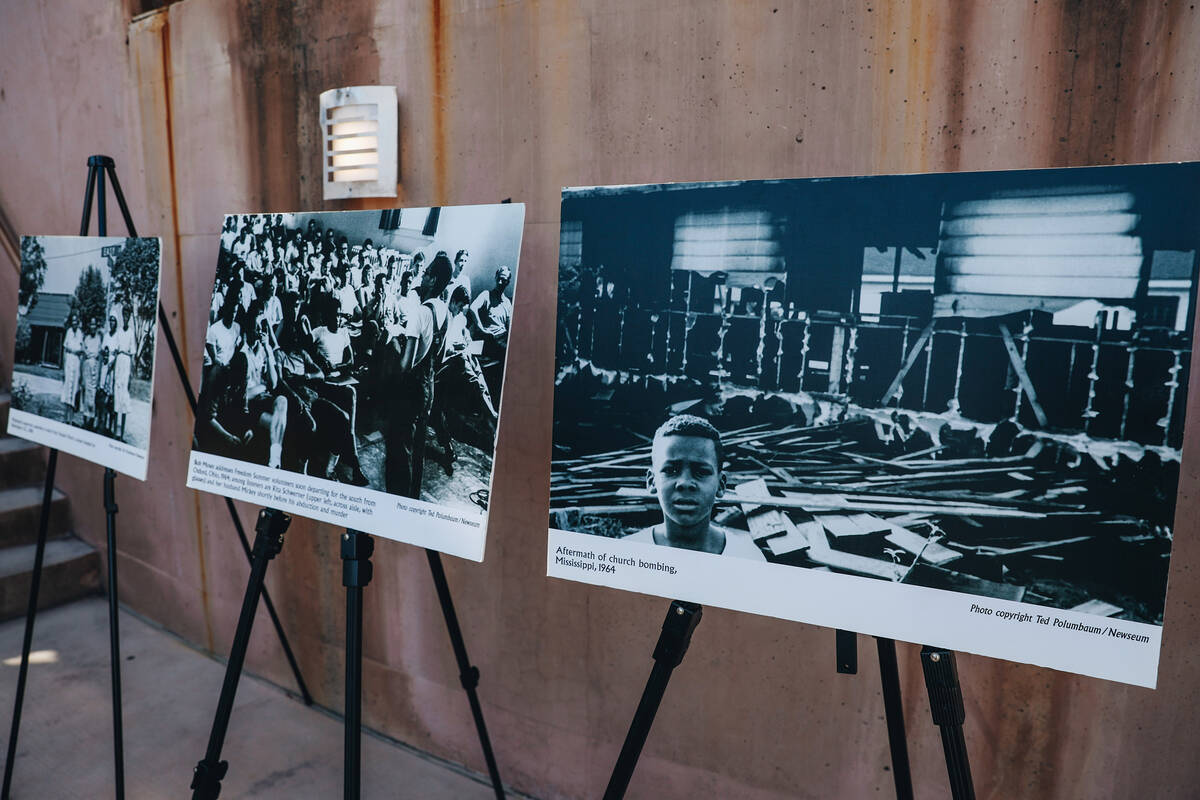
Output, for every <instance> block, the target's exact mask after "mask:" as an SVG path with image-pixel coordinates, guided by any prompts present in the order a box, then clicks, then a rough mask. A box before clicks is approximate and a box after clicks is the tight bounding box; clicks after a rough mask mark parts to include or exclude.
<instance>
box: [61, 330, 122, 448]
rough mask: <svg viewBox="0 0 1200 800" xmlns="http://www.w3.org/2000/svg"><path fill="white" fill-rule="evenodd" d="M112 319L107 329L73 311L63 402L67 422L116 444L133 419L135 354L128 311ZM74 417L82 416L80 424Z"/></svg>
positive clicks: (66, 349) (66, 344)
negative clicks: (131, 384) (131, 392)
mask: <svg viewBox="0 0 1200 800" xmlns="http://www.w3.org/2000/svg"><path fill="white" fill-rule="evenodd" d="M120 315H121V324H120V325H119V326H118V324H117V311H116V310H115V309H114V310H113V311H112V313H110V314H109V317H108V330H103V328H102V327H101V324H100V320H98V319H95V318H89V319H86V320H82V321H81V320H80V318H79V314H78V313H77V312H76V311H74V310H72V311H71V313H70V314H69V315H68V317H67V331H66V335H65V337H64V339H63V388H62V395H61V397H60V398H59V399H60V400H61V401H62V403H63V405H64V406H65V407H66V422H68V423H69V424H71V425H82V427H83V428H85V429H87V430H91V431H95V432H97V433H102V434H105V435H107V436H112V437H115V438H117V439H124V438H125V423H126V420H127V419H128V416H129V409H130V397H129V378H130V376H131V375H132V373H133V358H134V355H135V351H136V349H137V345H136V340H135V338H134V335H133V328H132V327H131V326H130V324H129V311H128V310H126V309H121V311H120ZM76 415H80V416H81V417H82V419H81V420H79V419H76Z"/></svg>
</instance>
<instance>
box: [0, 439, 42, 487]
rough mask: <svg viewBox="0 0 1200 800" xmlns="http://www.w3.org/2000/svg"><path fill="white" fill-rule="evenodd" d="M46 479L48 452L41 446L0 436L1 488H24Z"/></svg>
mask: <svg viewBox="0 0 1200 800" xmlns="http://www.w3.org/2000/svg"><path fill="white" fill-rule="evenodd" d="M45 477H46V451H45V450H44V449H43V448H42V446H41V445H40V444H34V443H33V442H27V441H25V440H24V439H18V438H17V437H15V436H0V486H22V485H24V484H27V483H37V482H38V481H41V480H43V479H44V478H45Z"/></svg>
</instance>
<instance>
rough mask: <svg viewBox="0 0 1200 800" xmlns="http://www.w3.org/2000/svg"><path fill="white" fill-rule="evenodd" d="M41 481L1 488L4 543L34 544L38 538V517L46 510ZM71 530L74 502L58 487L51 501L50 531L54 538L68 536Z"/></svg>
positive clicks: (0, 540)
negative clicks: (70, 502)
mask: <svg viewBox="0 0 1200 800" xmlns="http://www.w3.org/2000/svg"><path fill="white" fill-rule="evenodd" d="M42 491H43V487H42V486H40V485H36V484H35V485H32V486H16V487H13V488H11V489H0V547H12V546H14V545H24V544H33V543H34V542H36V541H37V531H38V521H39V520H40V519H41V514H42ZM70 530H71V506H70V504H69V503H68V502H67V496H66V495H65V494H63V493H62V492H60V491H59V490H58V489H55V490H54V494H53V499H52V500H51V501H50V525H49V527H48V528H47V529H46V535H47V536H48V537H49V538H51V539H57V538H59V537H61V536H64V535H65V534H66V533H67V532H68V531H70Z"/></svg>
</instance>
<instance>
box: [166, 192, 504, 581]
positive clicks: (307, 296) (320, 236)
mask: <svg viewBox="0 0 1200 800" xmlns="http://www.w3.org/2000/svg"><path fill="white" fill-rule="evenodd" d="M523 221H524V206H523V205H520V204H511V203H508V204H498V205H481V206H454V207H440V208H438V207H434V208H411V209H408V208H406V209H389V210H383V211H345V212H328V213H293V214H247V215H234V216H227V217H226V218H225V222H224V226H223V229H222V233H221V249H220V254H219V256H218V259H217V271H216V278H215V281H214V286H213V294H212V303H211V307H210V313H209V322H208V331H207V334H206V337H205V342H204V357H203V376H202V383H201V392H200V410H199V413H198V414H197V419H196V428H195V438H194V441H193V451H192V465H191V471H190V474H189V485H193V486H196V487H197V488H202V489H209V490H212V491H218V492H220V493H223V494H229V495H231V496H238V497H241V498H242V499H247V500H258V501H260V502H263V503H264V504H267V505H271V506H273V507H276V508H280V509H282V510H286V511H292V512H294V513H299V514H303V515H305V516H311V517H315V518H318V519H324V520H326V521H330V522H335V523H342V524H347V525H350V526H352V527H355V528H358V529H361V530H364V531H368V532H371V533H377V534H379V535H381V536H388V537H390V538H398V539H402V540H405V541H413V540H414V537H416V538H417V539H420V541H421V543H422V544H423V545H425V546H429V547H434V548H436V549H440V550H443V551H444V552H453V553H455V554H459V555H466V557H472V558H477V559H478V558H482V553H483V535H484V532H483V527H482V521H483V520H484V519H485V514H486V511H487V507H488V500H489V493H490V490H491V476H492V462H493V458H494V450H495V441H496V430H497V424H498V421H499V410H500V402H501V393H502V391H503V378H504V365H505V361H506V357H507V353H508V347H509V338H508V334H509V329H510V327H511V323H512V312H513V292H514V289H515V286H516V276H517V260H518V257H519V255H520V249H521V231H522V225H523ZM235 465H236V468H237V471H236V473H233V472H230V470H231V469H233V468H234V466H235ZM235 474H236V475H237V476H238V477H237V478H236V479H234V478H233V477H231V476H233V475H235ZM251 476H252V477H251ZM395 498H409V499H410V500H413V501H417V502H416V503H397V502H396V501H395ZM410 512H411V513H410ZM405 523H407V524H405ZM442 528H446V529H450V528H454V529H456V532H455V533H453V535H452V534H451V533H446V534H445V536H442V535H441V534H439V532H438V531H439V529H442ZM447 537H449V538H447Z"/></svg>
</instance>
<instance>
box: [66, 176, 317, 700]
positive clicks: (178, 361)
mask: <svg viewBox="0 0 1200 800" xmlns="http://www.w3.org/2000/svg"><path fill="white" fill-rule="evenodd" d="M92 158H94V159H102V160H101V161H98V162H97V163H98V164H99V165H100V166H103V167H104V171H105V172H106V173H108V179H109V180H110V181H111V182H112V189H113V194H114V195H115V196H116V198H117V205H118V206H120V208H121V216H122V217H124V218H125V228H126V230H128V231H129V235H130V236H137V231H136V230H134V227H133V216H132V215H131V214H130V213H129V206H128V205H127V204H126V203H125V193H124V192H122V191H121V182H120V181H119V180H117V169H116V165H115V164H114V162H113V160H112V159H111V158H108V157H107V156H92ZM91 163H92V161H91V159H89V160H88V164H91ZM93 170H95V167H93ZM90 180H91V179H90V177H89V184H88V197H87V203H86V205H85V208H84V212H83V219H84V222H85V224H86V222H87V219H88V216H89V215H90V214H91V183H90ZM101 184H102V185H103V176H101ZM101 208H103V203H101ZM86 232H87V229H86V227H85V228H84V233H86ZM158 320H159V324H160V327H161V329H162V332H163V336H164V337H165V338H166V340H167V346H168V347H169V348H170V350H171V359H172V360H173V361H174V362H175V371H176V372H177V373H179V381H180V383H182V384H183V392H184V394H186V395H187V399H188V405H189V406H191V409H192V416H195V414H196V395H195V393H193V392H192V384H191V382H190V381H189V380H188V375H187V369H186V368H185V367H184V366H183V358H182V357H181V356H180V355H179V347H178V346H177V345H176V344H175V337H174V336H173V335H172V334H171V326H170V324H169V320H168V319H167V313H166V311H165V310H164V309H163V304H162V301H161V300H160V301H159V303H158ZM225 507H226V508H228V509H229V517H230V519H232V520H233V527H234V529H235V530H236V531H237V535H238V539H239V540H240V541H241V543H242V550H244V551H245V553H246V560H247V561H250V560H252V558H253V556H252V555H251V552H250V542H249V541H247V540H246V531H245V530H244V529H243V528H242V520H241V519H240V518H239V517H238V513H237V509H236V508H235V507H234V505H233V501H232V500H230V499H229V498H225ZM262 600H263V605H265V606H266V608H267V615H268V616H270V617H271V624H272V625H273V626H274V627H275V633H276V635H278V636H279V644H280V645H282V646H283V655H284V656H285V657H286V658H287V662H288V666H290V667H291V668H292V675H293V676H295V678H296V687H297V688H298V689H299V690H300V696H301V697H302V698H303V699H304V705H306V706H311V705H312V702H313V699H312V695H311V694H310V693H309V691H308V686H307V685H306V684H305V683H304V676H303V675H301V674H300V665H299V664H298V663H296V656H295V654H293V653H292V646H291V645H290V644H289V643H288V639H287V635H286V634H285V633H284V632H283V623H281V622H280V621H279V614H277V613H276V612H275V604H274V603H273V602H271V595H270V593H269V592H268V591H267V590H266V588H264V589H263V592H262Z"/></svg>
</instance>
